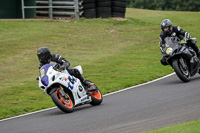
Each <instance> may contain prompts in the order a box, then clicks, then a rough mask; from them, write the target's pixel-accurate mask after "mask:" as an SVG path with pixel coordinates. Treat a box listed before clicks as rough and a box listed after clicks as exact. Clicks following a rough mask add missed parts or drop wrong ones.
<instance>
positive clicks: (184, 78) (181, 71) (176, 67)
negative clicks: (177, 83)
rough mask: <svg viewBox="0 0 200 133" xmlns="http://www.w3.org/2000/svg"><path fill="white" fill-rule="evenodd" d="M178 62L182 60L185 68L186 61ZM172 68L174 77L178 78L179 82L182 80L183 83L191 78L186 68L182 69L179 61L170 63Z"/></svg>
mask: <svg viewBox="0 0 200 133" xmlns="http://www.w3.org/2000/svg"><path fill="white" fill-rule="evenodd" d="M180 60H183V63H184V64H185V66H187V64H186V61H185V60H184V59H180ZM172 67H173V68H174V71H175V72H176V75H177V76H178V77H179V78H180V80H182V81H183V82H189V81H190V77H191V76H190V72H189V68H188V66H187V67H186V68H183V67H182V65H181V63H180V61H179V60H178V59H175V60H174V61H173V62H172Z"/></svg>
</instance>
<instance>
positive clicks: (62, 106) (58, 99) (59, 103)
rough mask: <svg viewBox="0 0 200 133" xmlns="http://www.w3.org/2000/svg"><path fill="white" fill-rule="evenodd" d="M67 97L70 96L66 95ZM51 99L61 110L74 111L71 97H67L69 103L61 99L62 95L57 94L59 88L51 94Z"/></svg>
mask: <svg viewBox="0 0 200 133" xmlns="http://www.w3.org/2000/svg"><path fill="white" fill-rule="evenodd" d="M66 95H67V94H66ZM68 97H70V96H69V95H68ZM51 99H52V100H53V102H54V104H55V105H56V106H57V107H58V108H59V109H60V110H62V111H63V112H65V113H71V112H73V111H74V104H73V102H72V100H71V98H70V99H69V102H70V105H68V104H66V103H65V101H64V99H62V96H61V95H60V94H59V90H56V91H54V92H53V93H52V94H51Z"/></svg>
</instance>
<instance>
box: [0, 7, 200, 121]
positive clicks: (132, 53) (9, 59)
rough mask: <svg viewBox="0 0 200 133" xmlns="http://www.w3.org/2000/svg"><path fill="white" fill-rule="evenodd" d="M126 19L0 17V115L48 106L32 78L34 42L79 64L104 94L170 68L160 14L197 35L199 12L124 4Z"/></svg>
mask: <svg viewBox="0 0 200 133" xmlns="http://www.w3.org/2000/svg"><path fill="white" fill-rule="evenodd" d="M177 16H178V17H177ZM126 18H127V20H123V21H121V20H116V19H92V20H86V19H80V20H74V21H70V22H65V21H30V20H24V21H0V62H1V64H0V68H1V69H0V75H1V76H0V119H3V118H7V117H12V116H16V115H20V114H24V113H28V112H32V111H36V110H40V109H45V108H49V107H53V106H54V104H53V102H52V101H51V99H50V97H48V96H47V95H44V94H43V92H42V90H40V89H39V88H38V82H37V81H36V80H35V78H36V77H37V76H38V64H39V62H38V60H37V56H36V51H37V49H38V48H39V47H42V46H47V47H49V48H50V50H51V52H52V53H57V54H61V55H62V56H63V57H65V58H66V59H67V60H68V61H69V62H70V63H71V66H72V67H74V66H76V65H79V64H80V65H82V67H83V70H84V74H83V75H84V77H85V78H86V79H89V80H91V81H93V82H94V83H96V85H98V87H99V88H100V89H101V91H102V93H103V94H105V93H109V92H112V91H116V90H120V89H123V88H126V87H130V86H133V85H136V84H140V83H143V82H147V81H149V80H153V79H155V78H159V77H162V76H164V75H166V74H169V73H171V72H172V69H171V68H170V67H163V66H162V65H161V64H160V58H161V53H160V50H159V43H158V42H159V34H160V31H161V30H160V23H161V21H162V20H163V19H165V18H169V19H171V20H172V22H173V24H174V25H179V26H180V27H183V28H184V29H185V30H187V31H189V33H190V34H191V36H192V37H197V38H200V34H199V22H200V13H199V12H165V11H150V10H139V9H127V14H126ZM191 22H192V23H191Z"/></svg>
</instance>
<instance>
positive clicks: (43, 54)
mask: <svg viewBox="0 0 200 133" xmlns="http://www.w3.org/2000/svg"><path fill="white" fill-rule="evenodd" d="M37 56H38V59H39V61H40V64H39V69H40V68H41V67H42V66H43V65H45V64H49V63H50V62H51V61H53V62H56V63H58V64H60V65H61V68H67V71H68V72H69V74H70V75H72V76H74V77H76V78H78V79H80V81H81V83H82V84H84V85H85V86H88V87H90V85H91V84H90V82H89V81H87V80H85V79H84V78H83V76H82V75H81V74H80V72H79V70H78V69H76V68H70V67H69V66H70V63H69V61H67V60H66V59H65V58H63V57H62V56H61V55H59V54H51V52H50V50H49V48H48V47H41V48H39V49H38V50H37Z"/></svg>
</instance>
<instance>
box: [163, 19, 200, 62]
mask: <svg viewBox="0 0 200 133" xmlns="http://www.w3.org/2000/svg"><path fill="white" fill-rule="evenodd" d="M161 29H162V32H161V33H160V50H161V52H162V53H163V52H164V51H163V49H164V48H165V41H164V39H165V37H171V36H177V37H178V38H179V39H180V40H183V39H186V40H189V39H190V38H191V36H190V34H189V33H188V32H186V31H184V30H183V29H182V28H180V27H179V26H173V25H172V22H171V21H170V20H169V19H165V20H163V21H162V22H161ZM187 45H189V46H190V47H191V48H192V49H193V50H194V51H195V52H196V54H197V57H199V48H198V46H197V45H196V44H195V43H193V42H188V43H187ZM160 61H161V64H163V65H168V63H167V62H166V60H165V58H164V57H162V58H161V60H160Z"/></svg>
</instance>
